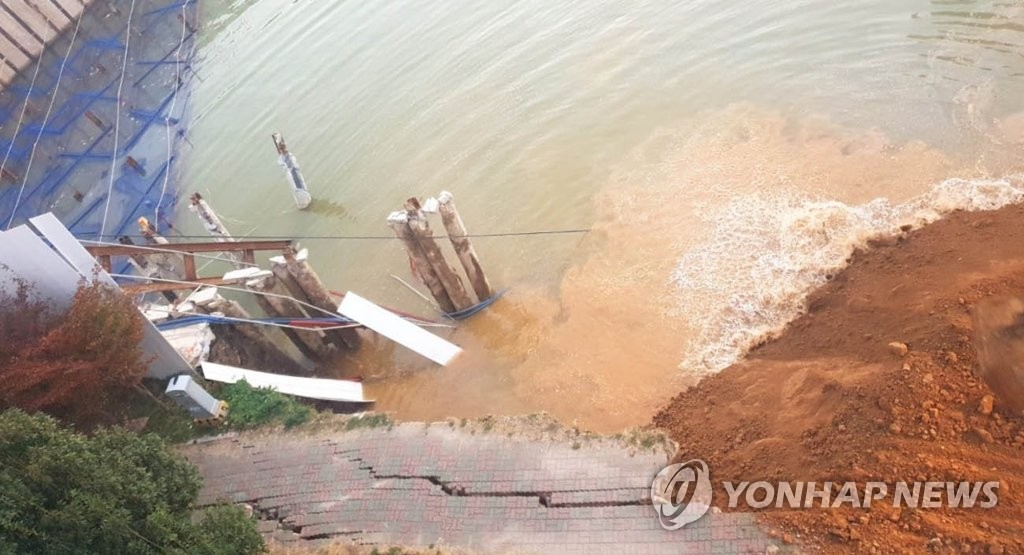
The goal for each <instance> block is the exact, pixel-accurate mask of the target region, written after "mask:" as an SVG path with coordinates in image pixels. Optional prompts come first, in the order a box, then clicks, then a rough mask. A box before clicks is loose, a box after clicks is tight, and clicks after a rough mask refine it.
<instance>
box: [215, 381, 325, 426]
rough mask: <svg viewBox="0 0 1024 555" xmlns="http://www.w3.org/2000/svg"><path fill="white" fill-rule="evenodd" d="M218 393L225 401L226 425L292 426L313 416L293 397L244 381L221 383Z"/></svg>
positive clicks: (308, 409)
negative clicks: (222, 384)
mask: <svg viewBox="0 0 1024 555" xmlns="http://www.w3.org/2000/svg"><path fill="white" fill-rule="evenodd" d="M222 396H223V398H224V400H225V401H227V402H228V417H227V420H226V422H227V425H228V426H230V427H233V428H240V429H246V428H256V427H259V426H266V425H268V424H278V423H279V424H283V425H284V427H285V428H292V427H294V426H298V425H299V424H303V423H305V422H307V421H309V418H310V417H311V416H312V415H313V409H311V408H309V407H307V406H306V405H303V404H302V403H300V402H298V401H297V400H295V399H294V398H292V397H289V396H287V395H283V394H281V393H278V392H276V391H274V390H272V389H266V388H256V387H253V386H251V385H249V382H246V381H240V382H236V383H233V384H230V385H227V386H225V387H224V388H223V389H222Z"/></svg>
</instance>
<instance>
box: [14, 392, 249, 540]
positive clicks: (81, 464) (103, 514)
mask: <svg viewBox="0 0 1024 555" xmlns="http://www.w3.org/2000/svg"><path fill="white" fill-rule="evenodd" d="M0 461H3V464H2V465H0V553H41V554H49V553H53V554H65V553H67V554H70V553H97V554H107V553H110V554H118V555H121V554H125V555H134V554H139V555H150V554H153V555H156V554H162V553H189V554H193V553H195V554H199V555H221V554H225V555H226V554H228V553H231V554H249V553H253V554H254V553H261V552H263V550H264V545H263V540H262V538H261V537H260V535H259V533H258V532H257V530H256V522H255V520H253V519H252V518H249V517H248V516H246V514H245V511H243V510H242V509H241V508H240V507H216V508H213V509H210V510H208V511H206V512H205V515H204V518H203V519H201V520H200V521H199V523H198V524H195V523H193V522H192V520H191V516H192V510H193V503H194V502H195V500H196V496H197V494H198V493H199V487H200V477H199V474H198V472H197V471H196V469H195V467H193V466H192V465H190V464H189V463H188V462H187V461H186V460H185V459H183V458H182V457H180V456H178V455H176V454H174V453H172V452H170V451H169V450H168V449H167V446H166V444H165V443H164V442H163V440H161V439H160V438H158V437H157V436H156V435H153V434H146V435H141V436H140V435H136V434H133V433H129V432H126V431H124V430H117V429H115V430H106V429H101V430H99V431H98V432H97V433H96V434H94V435H92V436H84V435H82V434H79V433H75V432H73V431H71V430H68V429H66V428H63V427H61V426H60V425H59V424H58V423H57V422H56V421H55V420H54V419H52V418H50V417H48V416H43V415H41V414H37V415H35V416H29V415H27V414H25V413H24V412H21V411H17V410H8V411H5V412H3V413H0Z"/></svg>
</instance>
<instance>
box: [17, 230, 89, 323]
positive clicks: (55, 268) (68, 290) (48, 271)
mask: <svg viewBox="0 0 1024 555" xmlns="http://www.w3.org/2000/svg"><path fill="white" fill-rule="evenodd" d="M11 273H13V276H12V275H10V274H11ZM10 278H20V279H23V280H25V281H26V282H28V283H29V284H31V285H32V287H33V289H34V291H35V293H36V294H37V295H38V296H39V297H43V298H46V299H49V301H50V303H51V306H52V308H54V309H55V310H66V309H67V308H68V307H70V306H71V299H72V297H74V296H75V291H76V290H77V289H78V282H79V281H80V280H81V276H80V275H79V274H78V272H76V271H75V270H74V269H73V268H72V267H71V266H68V265H67V263H66V262H64V260H62V259H61V257H59V256H57V253H55V252H53V250H51V249H50V247H49V246H47V244H46V243H44V242H43V240H42V239H40V238H39V236H38V235H36V234H35V233H32V231H31V230H30V229H29V228H28V226H24V225H20V226H18V227H15V228H12V229H9V230H7V231H4V232H2V233H0V279H2V280H3V282H4V283H3V284H2V285H3V287H2V288H3V289H6V290H8V291H11V290H12V289H11V288H13V287H15V286H16V284H15V283H14V282H13V281H8V280H9V279H10Z"/></svg>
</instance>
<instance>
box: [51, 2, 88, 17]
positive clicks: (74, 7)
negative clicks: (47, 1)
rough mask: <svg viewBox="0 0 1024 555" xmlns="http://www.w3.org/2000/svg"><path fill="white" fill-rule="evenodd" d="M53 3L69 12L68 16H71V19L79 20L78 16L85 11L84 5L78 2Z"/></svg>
mask: <svg viewBox="0 0 1024 555" xmlns="http://www.w3.org/2000/svg"><path fill="white" fill-rule="evenodd" d="M53 3H54V4H57V5H58V6H60V7H61V8H62V9H63V10H64V11H65V12H67V14H68V15H70V16H71V19H78V14H80V13H82V10H83V9H85V8H83V7H82V4H81V3H80V2H77V1H76V0H53Z"/></svg>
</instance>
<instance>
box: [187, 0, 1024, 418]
mask: <svg viewBox="0 0 1024 555" xmlns="http://www.w3.org/2000/svg"><path fill="white" fill-rule="evenodd" d="M204 6H205V8H204V9H205V10H206V13H205V16H204V19H205V29H204V36H203V39H202V40H203V44H202V47H201V50H200V55H201V56H202V61H201V63H200V64H199V72H200V76H201V77H202V78H203V81H202V83H201V84H200V85H199V86H198V89H197V90H196V106H195V113H196V114H197V118H196V121H195V125H194V126H193V128H192V130H191V136H190V140H191V141H192V143H193V145H194V146H195V149H194V151H193V152H192V153H191V154H190V159H189V171H188V175H187V180H188V183H189V184H190V185H186V187H189V186H191V188H193V189H198V190H200V191H202V192H203V193H204V196H207V197H208V198H209V199H210V200H211V203H212V204H213V205H214V207H215V208H217V209H218V210H219V211H220V212H221V213H222V214H223V215H224V216H225V220H226V221H227V222H228V224H229V227H231V228H232V231H233V232H234V233H235V234H236V235H245V234H250V235H253V236H277V235H284V236H289V237H305V239H303V240H302V243H303V245H304V246H307V247H309V248H310V249H311V250H312V251H313V263H314V265H315V267H316V268H317V269H318V271H320V273H321V275H322V276H323V277H324V279H325V281H327V282H328V284H329V285H330V286H331V287H332V288H334V289H351V290H354V291H358V292H359V293H361V294H363V295H364V296H367V297H369V298H371V299H374V300H377V301H378V302H381V303H383V304H388V305H390V306H394V307H397V308H402V309H405V310H410V311H417V312H420V313H421V314H424V315H430V314H431V310H430V308H429V307H427V306H426V305H425V303H423V301H422V300H420V299H419V298H418V297H416V296H415V295H413V294H412V293H410V292H409V291H407V290H406V289H405V288H404V287H403V286H401V285H400V284H399V283H398V282H397V281H395V280H393V279H391V278H390V277H389V274H395V275H398V276H399V277H402V278H403V279H406V280H407V281H412V279H411V277H410V275H409V270H408V264H407V262H406V261H405V259H404V255H403V253H402V250H401V248H400V246H399V245H397V244H396V243H395V242H393V241H389V240H377V239H372V240H371V239H361V240H357V239H339V238H337V237H339V236H377V235H387V234H388V230H387V228H386V227H385V225H384V221H383V220H384V216H385V215H386V214H387V213H388V212H389V211H391V210H393V209H395V208H397V207H399V206H400V204H401V202H402V200H403V199H404V198H406V197H408V196H411V195H420V196H426V195H433V194H436V193H437V192H439V191H440V190H442V189H447V190H451V191H452V192H454V193H455V195H456V199H457V200H458V202H459V206H460V210H461V211H462V213H463V217H464V219H465V220H466V223H467V225H468V226H469V228H470V230H471V231H472V232H476V233H495V232H507V231H513V232H514V231H532V230H551V229H570V228H590V229H592V231H591V232H590V233H587V234H565V235H551V236H529V237H494V238H486V239H484V238H482V239H478V240H477V241H476V247H477V250H478V251H479V252H480V254H481V256H482V258H483V261H484V264H485V268H487V270H488V271H489V274H490V276H491V279H492V281H493V282H495V283H496V284H497V285H499V286H503V287H509V292H508V294H507V296H506V297H505V298H504V299H503V300H502V301H501V302H499V303H497V304H496V305H495V306H494V307H493V308H491V309H489V310H488V311H487V312H485V313H483V314H481V315H480V316H478V317H476V318H474V319H471V320H469V321H467V322H463V323H460V325H459V327H458V329H456V330H453V331H449V332H443V335H445V336H446V337H450V338H451V339H452V340H453V341H455V342H456V343H458V344H460V345H461V346H463V347H464V348H465V350H466V352H465V353H464V355H463V356H462V357H461V358H460V359H459V360H458V361H457V362H456V363H455V364H453V365H452V366H450V367H448V368H437V367H435V366H434V365H431V364H429V363H427V362H424V361H423V360H421V359H419V358H418V357H416V356H415V355H412V354H410V353H408V352H406V351H404V350H402V349H401V348H398V347H395V346H394V345H393V344H391V343H389V342H387V341H371V342H369V344H368V346H367V347H366V348H365V349H363V351H361V352H360V353H359V354H358V355H355V356H353V357H350V359H349V360H346V361H345V362H344V363H343V364H342V365H340V366H339V368H337V369H335V371H336V372H337V373H338V374H339V375H348V376H354V375H360V376H363V377H364V378H365V379H366V384H367V390H368V392H369V393H370V395H372V396H373V397H375V398H376V399H378V406H379V408H381V409H384V410H389V411H393V412H395V413H396V414H397V415H398V416H399V417H402V418H409V419H435V418H443V417H445V416H456V417H471V416H480V415H483V414H489V413H494V414H512V413H522V412H536V411H541V410H546V411H549V412H551V413H553V414H555V415H556V416H557V417H558V418H560V419H561V420H563V421H565V422H568V423H571V422H573V421H577V422H578V423H579V424H580V425H581V426H582V427H585V428H590V429H596V430H601V431H609V430H614V429H618V428H622V427H625V426H630V425H637V424H642V423H645V422H646V421H647V420H648V419H649V418H650V415H651V414H652V413H653V412H654V410H656V408H657V407H658V406H659V405H661V404H662V403H664V402H665V401H666V400H667V399H668V398H669V397H671V396H672V395H673V394H674V393H676V392H678V391H679V390H680V388H681V387H683V386H685V384H686V383H688V382H690V381H692V380H693V379H695V377H696V376H699V375H701V374H703V373H706V372H709V371H715V370H717V369H719V368H721V367H722V366H723V365H725V364H728V363H729V362H731V361H732V360H735V359H736V357H738V356H741V355H742V352H743V349H745V348H746V347H748V346H749V345H750V344H751V343H752V342H754V341H756V340H757V339H758V338H759V337H762V336H764V335H765V334H768V333H771V332H772V331H774V330H776V329H778V327H779V326H780V325H782V324H784V323H785V321H786V320H787V319H789V318H791V317H792V316H793V314H794V313H795V312H796V311H798V310H799V307H800V301H801V299H802V296H803V294H805V293H806V291H807V290H808V289H809V288H811V287H813V286H814V285H815V284H817V283H819V282H820V281H821V280H823V279H824V277H825V276H826V275H827V274H828V273H829V272H832V271H835V269H836V268H837V267H840V266H841V265H842V262H843V260H845V258H846V256H848V254H849V252H850V251H851V250H852V249H853V248H854V247H855V246H857V245H859V244H862V243H863V242H864V241H865V240H866V239H867V238H868V237H870V236H871V235H873V234H877V233H884V232H886V231H888V230H890V229H891V228H892V227H894V226H898V225H900V224H902V223H905V222H911V223H920V222H923V221H927V220H929V219H930V218H933V217H936V216H937V215H938V214H939V213H940V212H941V211H942V210H947V209H951V208H956V207H965V208H977V207H987V206H991V205H994V204H998V203H1001V202H1011V201H1016V200H1019V197H1020V190H1019V187H1020V183H1019V180H1016V179H1015V178H1013V177H1012V176H1013V172H1014V171H1017V170H1018V169H1019V168H1020V166H1021V157H1020V152H1021V148H1020V146H1021V143H1022V142H1024V117H1021V116H1020V115H1019V113H1020V112H1021V109H1022V108H1024V106H1022V105H1021V103H1020V100H1019V99H1020V98H1024V58H1022V57H1024V7H1022V5H1020V4H1019V3H1013V2H971V1H955V2H954V1H945V2H940V1H932V2H927V1H920V0H914V1H907V2H898V3H897V2H885V1H867V2H857V3H835V2H824V1H820V0H816V1H810V0H804V1H797V2H786V3H777V2H766V1H755V2H733V1H731V0H730V1H725V2H715V3H707V2H669V1H667V0H663V1H645V2H634V3H630V5H629V7H628V9H627V8H626V7H625V6H624V5H623V4H622V3H618V2H604V1H586V2H583V1H580V2H558V3H550V2H540V1H534V0H524V1H522V2H516V3H511V4H506V3H497V2H487V3H485V2H471V1H455V2H446V3H443V5H442V4H437V3H430V4H423V3H418V2H412V1H400V0H394V1H387V2H377V3H356V2H308V1H300V2H292V1H280V0H257V1H242V2H236V3H234V4H229V5H226V6H223V5H215V3H213V2H207V3H204ZM275 130H279V131H282V132H284V134H285V136H286V137H287V138H288V139H289V143H290V145H291V146H292V149H293V150H294V152H295V153H296V154H297V155H298V157H299V159H300V161H301V162H302V163H303V168H304V171H305V174H306V178H307V181H308V182H309V184H310V187H311V189H312V190H313V192H314V196H315V197H316V199H317V200H316V201H315V202H314V204H313V206H312V208H311V210H309V211H307V212H297V211H295V210H294V209H292V207H291V206H290V204H291V203H290V198H289V194H288V190H287V187H286V186H285V184H284V181H283V176H282V174H281V172H280V170H279V169H278V168H277V167H276V165H275V163H274V162H275V160H274V153H273V150H272V145H271V142H270V140H269V135H270V133H271V132H273V131H275ZM1007 175H1010V176H1011V178H1008V179H1002V178H1004V177H1005V176H1007ZM955 178H961V179H960V180H955ZM875 199H883V200H875ZM190 217H191V216H190V215H188V214H187V213H182V214H181V215H180V216H179V221H181V222H182V223H183V224H185V225H184V228H185V229H186V233H188V230H191V231H193V232H199V231H200V229H199V228H198V226H195V225H192V224H193V222H191V220H190Z"/></svg>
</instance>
